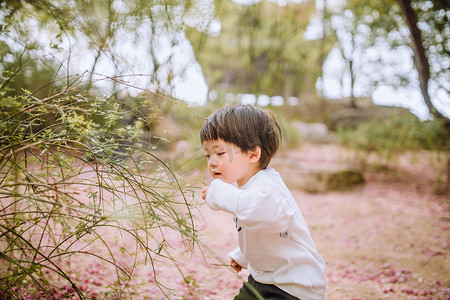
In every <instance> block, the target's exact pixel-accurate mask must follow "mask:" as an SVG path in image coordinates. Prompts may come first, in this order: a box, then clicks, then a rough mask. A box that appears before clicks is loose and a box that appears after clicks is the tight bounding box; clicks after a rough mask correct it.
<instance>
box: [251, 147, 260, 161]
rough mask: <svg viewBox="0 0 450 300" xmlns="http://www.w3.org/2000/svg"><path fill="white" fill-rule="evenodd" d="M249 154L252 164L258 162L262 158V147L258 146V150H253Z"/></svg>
mask: <svg viewBox="0 0 450 300" xmlns="http://www.w3.org/2000/svg"><path fill="white" fill-rule="evenodd" d="M248 154H249V158H250V162H258V161H259V159H260V158H261V147H259V146H256V148H255V149H253V150H250V151H249V152H248Z"/></svg>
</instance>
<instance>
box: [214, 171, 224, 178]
mask: <svg viewBox="0 0 450 300" xmlns="http://www.w3.org/2000/svg"><path fill="white" fill-rule="evenodd" d="M221 175H222V173H219V172H213V177H214V178H217V177H219V176H221Z"/></svg>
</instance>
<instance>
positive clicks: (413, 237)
mask: <svg viewBox="0 0 450 300" xmlns="http://www.w3.org/2000/svg"><path fill="white" fill-rule="evenodd" d="M280 155H282V156H288V157H290V158H295V159H298V160H304V161H309V162H314V161H318V162H322V163H323V162H329V163H330V164H331V163H334V162H342V161H346V162H349V161H351V160H352V158H353V156H352V154H350V153H348V152H345V151H344V150H342V149H337V148H335V147H334V146H304V147H302V148H300V149H299V150H295V151H293V150H292V151H289V152H285V153H282V154H280ZM433 157H434V156H433V154H430V153H416V154H411V155H404V156H402V157H401V158H400V159H398V160H396V161H394V162H390V163H389V164H384V165H382V167H380V164H378V163H376V162H373V165H369V166H367V165H366V167H365V169H364V177H365V184H364V185H361V186H358V187H355V188H352V189H350V190H346V191H330V192H327V193H320V194H307V193H305V192H302V191H300V190H296V189H295V188H294V189H291V190H292V193H293V194H294V197H295V198H296V200H297V202H298V205H299V207H300V209H301V211H302V213H303V215H304V216H305V219H306V221H307V223H308V225H309V227H310V230H311V233H312V236H313V239H314V240H315V243H316V246H317V248H318V250H319V252H320V253H321V254H322V255H323V257H324V258H325V260H326V262H327V274H326V277H327V285H328V286H327V292H326V299H423V300H425V299H450V276H449V274H450V260H449V250H450V244H449V242H450V241H449V238H450V235H449V230H450V223H449V221H450V214H449V194H448V191H447V193H445V192H443V191H442V190H441V191H440V193H437V192H436V190H437V188H438V182H439V180H441V181H442V179H445V178H441V177H440V176H443V175H442V174H444V176H445V172H442V170H441V169H439V168H440V167H439V163H436V161H435V158H433ZM374 166H377V168H376V169H374ZM197 197H200V193H198V195H197ZM194 215H195V220H196V223H197V229H198V230H199V233H200V236H199V240H200V242H201V244H203V245H205V246H203V247H202V246H201V245H195V247H194V252H190V251H188V250H187V249H186V247H185V244H184V243H183V241H182V240H181V238H180V235H179V234H177V233H176V232H171V231H166V232H164V239H165V245H164V247H165V249H167V252H162V254H161V255H163V256H166V257H167V258H169V259H162V257H161V258H158V257H155V259H154V260H153V261H149V260H148V259H147V260H145V258H144V256H143V255H141V253H140V249H139V247H134V246H132V247H123V246H120V245H118V246H117V248H112V249H110V251H113V252H114V256H115V257H116V258H117V259H118V260H119V261H118V263H119V264H120V265H121V266H124V268H126V269H127V271H128V272H129V273H131V275H132V276H131V280H130V279H127V278H121V277H120V276H119V278H118V276H117V274H116V273H115V272H116V271H114V269H111V268H109V267H108V266H107V265H105V264H102V263H99V262H98V259H95V257H86V259H83V260H77V261H71V262H70V264H71V269H72V270H73V274H72V275H73V278H74V281H75V282H77V283H78V284H79V288H80V289H81V290H82V291H83V292H85V293H86V295H87V296H88V298H97V299H167V298H168V299H232V298H233V296H234V295H235V294H236V293H237V292H238V290H239V288H240V287H241V286H242V280H245V279H246V277H247V275H248V273H247V272H246V271H243V272H241V273H240V274H236V273H235V272H233V271H232V270H231V269H230V268H229V267H228V266H226V264H227V263H228V258H227V253H228V251H230V250H232V249H234V247H236V245H237V237H236V232H235V227H234V224H233V221H232V218H231V216H229V215H227V214H225V213H222V212H217V211H211V210H209V209H208V207H207V206H206V205H201V206H200V207H199V208H198V210H196V211H195V212H194ZM123 238H124V239H126V237H123ZM118 244H120V243H118ZM131 245H132V243H131ZM99 251H101V250H99ZM172 260H173V261H174V262H172ZM67 263H69V262H67ZM58 280H60V284H55V289H54V290H53V297H54V299H64V298H72V297H75V294H74V291H73V288H72V287H70V286H69V285H68V284H67V283H64V282H63V280H61V279H58ZM29 298H30V299H33V298H34V299H35V298H36V295H29ZM24 299H27V298H26V297H25V298H24Z"/></svg>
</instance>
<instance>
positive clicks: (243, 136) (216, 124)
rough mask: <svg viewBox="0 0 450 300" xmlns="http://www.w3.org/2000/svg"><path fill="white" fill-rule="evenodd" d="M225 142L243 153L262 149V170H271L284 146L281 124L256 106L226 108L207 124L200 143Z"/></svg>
mask: <svg viewBox="0 0 450 300" xmlns="http://www.w3.org/2000/svg"><path fill="white" fill-rule="evenodd" d="M218 139H222V140H224V141H225V142H228V143H232V144H235V145H236V146H238V147H239V148H240V149H241V150H242V151H243V152H247V151H250V150H254V149H256V147H257V146H259V147H260V148H261V158H260V160H259V167H260V168H261V169H265V168H267V166H268V165H269V163H270V160H271V159H272V157H273V155H274V154H275V152H276V151H277V150H278V147H279V145H280V142H281V129H280V126H279V125H278V123H277V121H276V120H275V119H274V118H273V117H271V116H269V115H268V113H267V112H265V111H264V110H263V109H261V108H259V107H255V106H252V105H230V106H225V107H223V108H221V109H219V110H217V111H216V112H214V113H212V114H211V115H210V116H209V117H208V118H207V119H206V121H205V123H203V126H202V129H201V131H200V140H201V142H202V144H203V142H205V141H214V140H218Z"/></svg>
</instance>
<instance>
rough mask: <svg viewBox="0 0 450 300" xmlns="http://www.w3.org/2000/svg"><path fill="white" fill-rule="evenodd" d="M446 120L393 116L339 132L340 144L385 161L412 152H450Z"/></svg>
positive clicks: (340, 129) (339, 130)
mask: <svg viewBox="0 0 450 300" xmlns="http://www.w3.org/2000/svg"><path fill="white" fill-rule="evenodd" d="M446 134H447V133H446V130H445V125H444V121H443V120H439V119H434V120H431V121H424V122H422V121H419V120H418V119H417V118H416V117H414V116H412V115H409V114H408V115H392V116H389V117H386V118H384V119H380V120H376V121H372V122H368V123H364V124H361V125H359V126H358V127H357V128H355V129H342V128H339V129H338V130H337V134H336V135H337V140H338V142H339V143H340V144H342V145H344V146H346V147H349V148H353V149H356V150H360V151H365V152H374V153H377V154H378V155H380V156H382V157H384V158H390V157H392V156H393V155H395V154H398V153H402V152H405V151H410V150H421V149H428V150H444V151H448V150H450V142H449V140H448V138H447V135H446Z"/></svg>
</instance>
